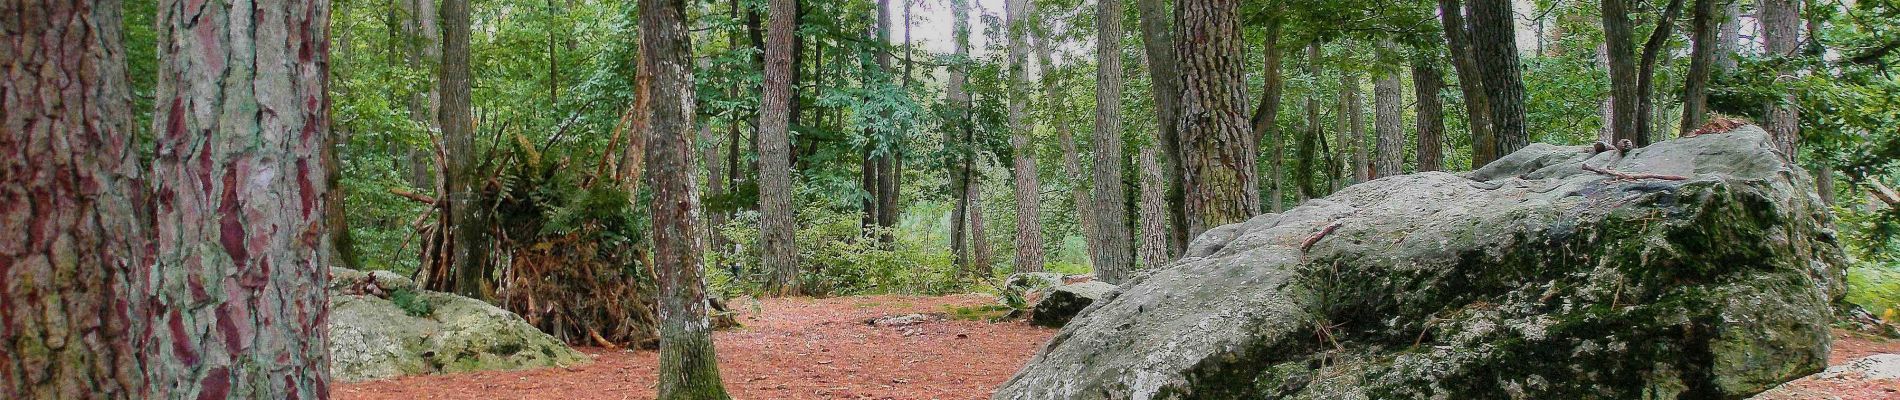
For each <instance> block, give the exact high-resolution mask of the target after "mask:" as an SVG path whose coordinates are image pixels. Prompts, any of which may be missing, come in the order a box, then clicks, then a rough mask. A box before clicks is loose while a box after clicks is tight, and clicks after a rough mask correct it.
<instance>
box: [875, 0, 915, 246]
mask: <svg viewBox="0 0 1900 400" xmlns="http://www.w3.org/2000/svg"><path fill="white" fill-rule="evenodd" d="M902 1H906V2H908V1H909V0H902ZM877 42H878V43H879V44H884V43H890V42H891V1H890V0H879V1H878V2H877ZM877 68H878V70H880V71H884V73H886V74H889V73H892V72H896V71H893V70H892V69H891V53H890V52H888V51H878V52H877ZM886 79H887V80H885V81H884V82H885V84H889V83H890V81H889V80H888V79H889V78H886ZM885 118H887V119H888V118H890V114H889V110H886V112H885ZM903 133H904V131H898V136H899V137H901V136H902V134H903ZM882 143H883V144H884V148H883V151H882V153H881V154H878V155H877V156H876V158H877V160H876V162H875V163H874V164H875V165H873V166H872V167H873V168H876V169H877V193H876V197H877V199H876V200H877V207H876V208H877V226H878V227H879V228H882V229H883V230H882V232H883V233H882V234H880V235H878V242H880V243H883V245H884V246H885V247H886V248H889V246H890V245H891V244H892V243H894V242H896V241H897V236H896V234H895V233H894V232H892V231H891V230H892V229H893V228H896V227H897V162H896V158H897V157H898V156H899V154H901V153H900V152H899V151H898V145H899V144H900V143H899V140H897V139H896V138H891V137H886V138H885V139H884V140H883V141H882Z"/></svg>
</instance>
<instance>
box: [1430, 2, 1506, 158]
mask: <svg viewBox="0 0 1900 400" xmlns="http://www.w3.org/2000/svg"><path fill="white" fill-rule="evenodd" d="M1438 12H1439V15H1440V16H1441V17H1442V18H1441V19H1440V21H1441V22H1443V25H1444V30H1445V42H1446V47H1447V48H1446V51H1447V52H1448V53H1450V54H1451V57H1450V59H1451V66H1452V70H1453V72H1454V73H1456V74H1457V76H1458V91H1459V92H1461V93H1463V94H1464V106H1465V115H1466V119H1467V120H1468V125H1470V129H1471V168H1472V169H1477V168H1478V167H1482V166H1484V165H1485V164H1489V163H1490V162H1491V161H1492V160H1496V159H1497V158H1498V157H1499V156H1501V155H1500V154H1498V149H1497V135H1496V134H1495V133H1494V132H1495V131H1496V129H1495V128H1494V123H1493V121H1492V118H1491V102H1490V101H1488V99H1487V97H1486V96H1488V94H1487V93H1486V92H1485V89H1484V71H1482V70H1480V69H1479V68H1478V63H1477V61H1476V59H1477V51H1476V50H1474V49H1473V47H1472V45H1471V41H1472V39H1471V35H1472V33H1471V32H1472V30H1471V25H1470V24H1469V23H1467V22H1466V18H1465V14H1466V13H1467V12H1468V10H1466V9H1465V6H1464V3H1463V2H1462V1H1461V0H1438Z"/></svg>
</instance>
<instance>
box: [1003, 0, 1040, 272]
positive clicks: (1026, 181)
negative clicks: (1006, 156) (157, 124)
mask: <svg viewBox="0 0 1900 400" xmlns="http://www.w3.org/2000/svg"><path fill="white" fill-rule="evenodd" d="M1005 12H1006V14H1005V16H1004V18H1006V23H1007V24H1008V26H1009V87H1008V88H1007V90H1009V131H1010V136H1009V146H1010V150H1011V151H1012V152H1014V153H1015V156H1014V157H1010V158H1011V159H1013V161H1014V162H1015V168H1014V169H1013V171H1014V172H1015V173H1014V174H1013V175H1015V176H1014V183H1015V186H1016V261H1015V265H1016V269H1015V270H1016V271H1017V272H1038V271H1042V218H1041V216H1042V183H1041V182H1039V181H1038V179H1037V178H1038V177H1037V171H1036V145H1035V142H1034V141H1033V140H1032V139H1031V138H1030V134H1031V133H1032V131H1033V130H1035V125H1033V124H1031V123H1030V121H1029V79H1028V78H1027V77H1025V74H1027V70H1028V69H1029V67H1028V63H1029V40H1028V35H1029V32H1028V30H1029V21H1028V17H1029V15H1027V14H1028V12H1029V0H1009V3H1008V6H1007V9H1006V10H1005Z"/></svg>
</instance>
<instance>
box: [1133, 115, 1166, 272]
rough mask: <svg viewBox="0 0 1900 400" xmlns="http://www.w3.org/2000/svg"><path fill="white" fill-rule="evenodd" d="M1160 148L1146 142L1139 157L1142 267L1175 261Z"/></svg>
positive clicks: (1137, 250)
mask: <svg viewBox="0 0 1900 400" xmlns="http://www.w3.org/2000/svg"><path fill="white" fill-rule="evenodd" d="M1159 147H1160V146H1159V145H1157V144H1155V143H1144V144H1142V146H1141V151H1140V154H1139V155H1137V156H1136V158H1137V159H1138V160H1139V161H1137V163H1138V164H1140V166H1141V201H1140V209H1139V210H1137V211H1136V213H1137V214H1138V216H1139V218H1140V219H1141V244H1140V247H1137V248H1135V255H1136V257H1138V258H1140V259H1141V268H1155V267H1159V266H1162V265H1164V264H1167V263H1168V261H1171V260H1173V259H1174V255H1173V254H1171V253H1169V252H1168V243H1169V242H1170V240H1169V238H1168V235H1169V234H1171V233H1172V232H1169V229H1168V223H1167V222H1168V219H1167V215H1166V214H1167V213H1168V199H1167V190H1168V188H1167V186H1168V184H1167V179H1168V177H1167V173H1166V172H1163V171H1162V168H1161V163H1160V162H1159V161H1156V160H1155V159H1157V158H1160V156H1159V155H1158V153H1160V151H1159Z"/></svg>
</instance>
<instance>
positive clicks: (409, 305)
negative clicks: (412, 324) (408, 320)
mask: <svg viewBox="0 0 1900 400" xmlns="http://www.w3.org/2000/svg"><path fill="white" fill-rule="evenodd" d="M389 302H391V303H396V308H400V309H402V312H403V313H404V314H409V316H411V317H417V318H426V317H428V316H430V315H434V314H435V306H434V305H430V304H429V302H428V301H427V300H423V299H422V297H420V296H417V295H416V291H414V290H409V289H397V290H395V291H392V292H389Z"/></svg>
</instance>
